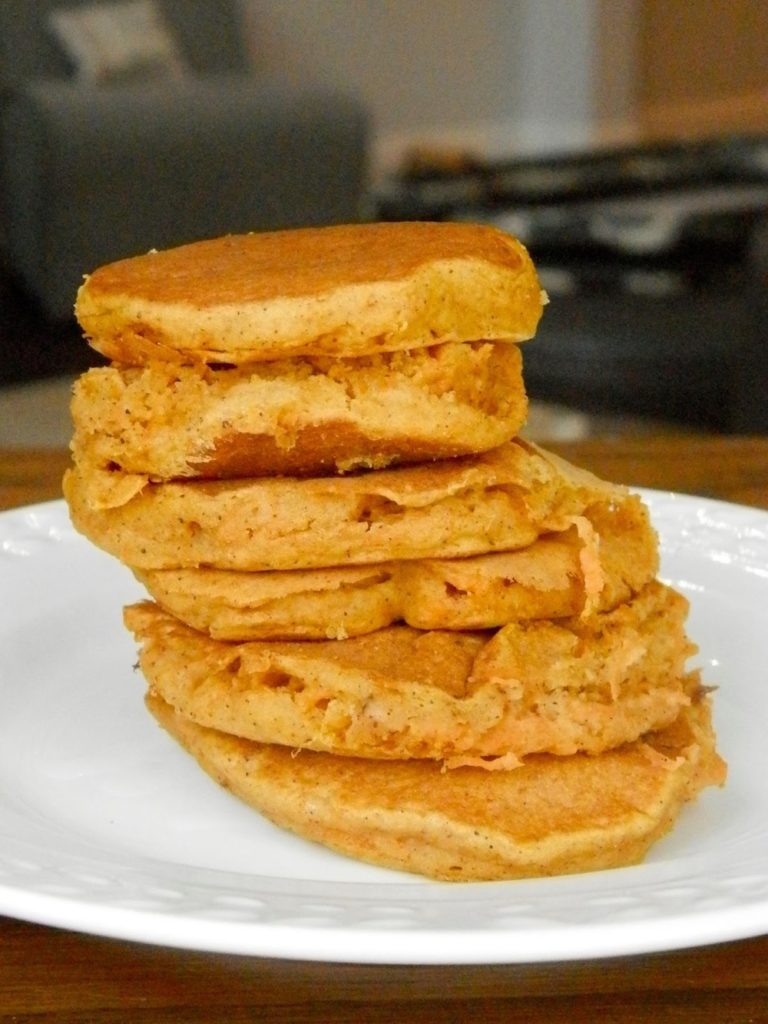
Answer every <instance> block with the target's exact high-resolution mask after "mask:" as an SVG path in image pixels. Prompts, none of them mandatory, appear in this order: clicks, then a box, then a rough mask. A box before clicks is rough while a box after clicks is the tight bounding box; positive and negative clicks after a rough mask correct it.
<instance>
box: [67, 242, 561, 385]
mask: <svg viewBox="0 0 768 1024" xmlns="http://www.w3.org/2000/svg"><path fill="white" fill-rule="evenodd" d="M542 303H543V293H542V291H541V288H540V286H539V282H538V279H537V277H536V272H535V270H534V267H533V263H532V261H531V259H530V257H529V255H528V253H527V252H526V250H525V248H524V247H523V246H522V245H521V244H520V243H519V242H518V241H517V240H516V239H514V238H512V237H511V236H510V235H507V234H506V233H504V232H502V231H499V230H498V229H496V228H493V227H490V226H486V225H480V224H453V223H428V222H408V223H378V224H355V225H340V226H334V227H325V228H302V229H299V230H292V231H273V232H260V233H251V234H244V235H228V236H225V237H223V238H217V239H211V240H208V241H201V242H193V243H191V244H189V245H183V246H179V247H177V248H174V249H167V250H164V251H161V252H154V251H153V252H150V253H147V254H146V255H142V256H137V257H134V258H132V259H126V260H120V261H118V262H116V263H111V264H108V265H107V266H104V267H101V268H99V269H98V270H96V271H94V272H93V273H92V274H91V275H90V276H88V277H87V278H86V280H85V282H84V283H83V285H82V286H81V288H80V290H79V292H78V296H77V302H76V305H75V313H76V315H77V318H78V320H79V322H80V325H81V326H82V328H83V330H84V331H85V333H86V335H87V337H88V340H89V341H90V343H91V345H92V346H93V347H94V348H95V349H96V350H97V351H99V352H101V353H102V354H103V355H105V356H107V357H109V358H110V359H114V360H117V361H118V362H120V363H124V364H129V365H143V364H145V363H148V362H152V361H157V360H160V361H166V362H177V363H178V362H181V363H193V364H194V363H224V364H228V365H243V364H246V363H249V362H258V361H261V360H272V359H280V358H285V357H287V356H335V357H353V356H362V355H370V354H372V353H376V352H392V351H398V350H402V349H411V348H421V347H424V346H428V345H435V344H440V343H443V342H448V341H460V342H463V341H479V340H486V339H487V340H495V341H512V342H518V341H524V340H526V339H527V338H530V337H532V336H533V334H534V332H535V330H536V327H537V324H538V321H539V318H540V316H541V310H542Z"/></svg>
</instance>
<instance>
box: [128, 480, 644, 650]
mask: <svg viewBox="0 0 768 1024" xmlns="http://www.w3.org/2000/svg"><path fill="white" fill-rule="evenodd" d="M657 570H658V551H657V545H656V534H655V531H654V530H653V527H652V526H651V524H650V519H649V516H648V511H647V509H646V508H645V506H644V505H643V503H642V502H641V501H640V499H639V498H638V497H636V496H633V497H630V498H627V499H626V500H625V501H623V502H621V503H618V504H614V503H610V502H602V503H598V504H597V505H595V506H593V507H591V508H589V509H587V510H586V513H585V515H584V516H583V517H580V518H579V519H578V520H577V523H576V524H574V525H573V526H571V527H570V528H569V529H567V530H563V531H562V532H561V533H555V534H547V535H545V536H543V537H540V538H539V539H538V540H536V541H534V542H533V544H530V545H529V546H528V547H525V548H521V549H519V550H517V551H502V552H498V553H494V554H488V555H475V556H474V557H470V558H454V559H450V558H438V559H415V560H411V561H399V562H385V563H381V564H374V565H363V566H336V567H332V568H329V569H304V570H302V569H298V570H293V571H290V570H288V571H283V572H234V571H231V570H230V571H228V570H225V569H158V570H154V571H153V570H146V571H142V570H135V572H136V575H137V577H138V578H139V580H140V581H141V582H142V583H143V584H144V586H145V587H146V588H147V590H148V591H149V593H150V594H151V595H152V597H153V598H154V599H155V600H156V601H157V602H158V604H160V605H161V606H162V607H163V608H164V609H165V610H166V611H169V612H171V613H172V614H173V615H175V616H176V617H177V618H179V619H181V620H182V622H185V623H186V624H187V625H189V626H192V627H193V628H195V629H198V630H201V631H202V632H205V633H207V634H209V635H210V636H212V637H214V638H215V639H218V640H274V639H283V640H285V639H296V640H316V639H331V638H336V639H343V638H345V637H350V636H358V635H360V634H362V633H370V632H372V631H373V630H376V629H381V628H383V627H384V626H389V625H392V624H393V623H395V622H397V621H398V620H402V621H404V622H405V623H407V624H408V625H410V626H414V627H417V628H420V629H487V628H491V627H494V626H501V625H504V624H505V623H508V622H512V621H515V620H518V619H543V618H563V617H566V616H570V615H578V614H581V613H582V612H585V611H589V610H600V611H608V610H610V609H611V608H614V607H615V606H616V605H617V604H620V603H621V602H622V601H626V600H628V599H629V598H630V597H631V596H632V595H633V594H635V593H637V591H639V590H640V589H641V588H642V587H643V586H645V584H646V583H648V582H650V580H651V579H653V577H654V576H655V574H656V572H657Z"/></svg>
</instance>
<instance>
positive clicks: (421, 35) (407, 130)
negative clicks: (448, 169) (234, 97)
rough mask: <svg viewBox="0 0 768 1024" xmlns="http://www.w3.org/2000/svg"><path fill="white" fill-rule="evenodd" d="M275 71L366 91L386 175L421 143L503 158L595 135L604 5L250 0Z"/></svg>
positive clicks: (261, 57) (505, 0) (266, 63)
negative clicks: (599, 29)
mask: <svg viewBox="0 0 768 1024" xmlns="http://www.w3.org/2000/svg"><path fill="white" fill-rule="evenodd" d="M246 3H247V9H248V13H249V18H250V24H251V39H252V45H253V51H254V58H255V62H256V65H257V67H258V68H260V69H261V70H263V71H265V72H267V73H282V74H285V75H286V76H287V77H288V78H289V79H291V80H293V81H300V82H316V83H323V84H326V85H335V86H341V87H345V88H348V89H352V90H356V91H357V92H358V93H359V95H360V96H361V97H362V98H363V100H364V101H365V102H366V103H367V105H368V107H369V109H370V111H371V113H372V117H373V122H374V130H375V139H374V153H373V162H374V168H375V169H376V170H382V169H383V170H387V169H390V168H391V167H393V166H395V165H396V163H397V161H398V159H399V158H400V156H401V155H402V153H403V151H404V150H406V149H407V148H408V147H409V146H410V145H411V144H413V143H426V144H433V143H435V142H439V143H444V144H447V145H459V146H465V147H468V148H470V149H473V150H475V151H476V152H478V153H480V154H481V155H487V156H498V155H510V154H514V153H518V152H526V151H530V150H532V149H534V150H541V149H560V148H570V147H573V146H579V145H582V144H584V143H587V142H589V140H590V139H591V138H592V136H593V129H594V120H595V109H594V94H595V83H594V69H595V59H594V57H595V37H596V17H597V15H596V9H597V7H596V5H597V0H246Z"/></svg>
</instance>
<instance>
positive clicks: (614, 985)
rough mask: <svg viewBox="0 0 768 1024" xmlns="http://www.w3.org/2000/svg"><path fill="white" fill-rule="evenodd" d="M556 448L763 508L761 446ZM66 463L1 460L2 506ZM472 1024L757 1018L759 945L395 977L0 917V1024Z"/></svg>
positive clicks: (46, 493)
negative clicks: (167, 945)
mask: <svg viewBox="0 0 768 1024" xmlns="http://www.w3.org/2000/svg"><path fill="white" fill-rule="evenodd" d="M551 447H552V448H553V449H556V450H557V451H559V452H560V454H562V455H564V456H565V457H566V458H570V459H571V460H572V461H574V462H577V463H578V464H580V465H583V466H586V467H588V468H590V469H593V470H594V471H595V472H597V473H599V474H600V475H602V476H604V477H606V478H608V479H611V480H615V481H617V482H619V481H620V482H625V483H629V484H635V485H638V486H648V487H657V488H661V489H667V490H679V491H684V492H687V493H698V494H706V495H709V496H714V497H720V498H725V499H728V500H731V501H738V502H743V503H745V504H752V505H756V506H759V507H761V508H766V509H768V438H757V439H751V438H727V439H725V438H724V439H709V438H704V439H696V438H676V437H675V438H662V437H658V438H650V439H648V438H643V439H639V440H631V439H626V438H622V439H620V440H594V441H582V442H578V443H573V444H557V445H554V444H553V445H551ZM66 462H67V457H66V454H65V453H63V452H44V451H33V452H22V451H5V452H3V451H0V508H10V507H12V506H14V505H21V504H28V503H32V502H36V501H43V500H46V499H49V498H54V497H57V496H58V494H59V480H60V477H61V472H62V470H63V467H64V466H65V464H66ZM0 841H2V840H1V839H0ZM470 1019H474V1020H477V1021H481V1022H483V1024H493V1022H500V1024H501V1022H504V1024H513V1022H516V1021H526V1022H529V1021H534V1022H546V1021H558V1022H563V1024H566V1022H567V1024H579V1022H585V1024H587V1022H588V1024H595V1022H597V1021H606V1020H608V1021H620V1022H622V1024H635V1022H640V1021H648V1022H651V1021H653V1022H654V1024H667V1022H669V1024H673V1022H674V1024H681V1022H694V1021H695V1022H697V1024H708V1022H711V1024H731V1022H733V1024H736V1022H739V1024H747V1022H768V936H763V937H760V938H755V939H750V940H745V941H741V942H732V943H727V944H724V945H719V946H709V947H701V948H696V949H691V950H683V951H677V952H671V953H664V954H652V955H646V956H634V957H620V958H615V959H607V960H594V961H574V962H568V963H557V964H531V965H510V966H506V965H495V966H485V967H441V966H423V967H402V966H359V965H353V964H323V963H319V964H316V963H305V962H292V961H280V960H269V959H257V958H250V957H239V956H229V955H218V954H217V955H213V954H206V953H190V952H186V951H183V950H173V949H163V948H157V947H152V946H145V945H140V944H131V943H127V942H119V941H114V940H108V939H100V938H94V937H91V936H87V935H79V934H76V933H73V932H66V931H59V930H57V929H54V928H46V927H41V926H37V925H32V924H27V923H24V922H21V921H14V920H9V919H0V1024H10V1022H11V1021H13V1022H15V1024H27V1022H31V1021H33V1020H34V1021H35V1022H36V1024H42V1022H46V1021H61V1022H67V1024H74V1022H86V1021H87V1022H88V1024H106V1022H110V1024H115V1022H122V1021H125V1020H130V1021H131V1022H140V1024H145V1022H150V1021H151V1022H172V1021H173V1022H177V1021H179V1022H181V1021H184V1022H191V1021H194V1022H204V1021H205V1022H211V1021H216V1022H218V1021H226V1022H227V1024H238V1022H241V1021H252V1020H265V1021H270V1022H272V1024H279V1022H283V1021H291V1022H296V1024H301V1022H306V1021H323V1022H325V1024H330V1022H335V1021H339V1022H341V1021H344V1022H350V1024H363V1022H382V1024H383V1022H387V1024H391V1022H394V1021H407V1022H408V1024H420V1022H425V1021H450V1022H453V1021H457V1022H460V1021H465V1020H470Z"/></svg>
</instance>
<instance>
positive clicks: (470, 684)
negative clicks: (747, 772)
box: [125, 582, 698, 769]
mask: <svg viewBox="0 0 768 1024" xmlns="http://www.w3.org/2000/svg"><path fill="white" fill-rule="evenodd" d="M687 610H688V604H687V601H686V600H685V598H684V597H682V596H681V595H680V594H678V593H676V592H675V591H674V590H672V589H670V588H668V587H665V586H663V585H662V584H660V583H657V582H653V583H650V584H649V585H648V586H647V587H645V588H644V589H643V591H641V593H640V594H639V595H638V596H637V597H635V598H634V599H633V600H632V601H631V602H628V603H626V604H623V605H620V606H619V607H618V608H617V609H614V610H613V611H611V612H604V613H595V614H594V615H591V616H589V617H588V618H586V619H583V618H578V617H576V618H572V619H564V620H561V621H559V622H552V621H549V620H542V621H536V622H528V623H510V624H509V625H507V626H504V627H502V628H501V629H499V630H498V631H496V632H491V631H487V632H480V631H457V632H450V631H447V630H429V631H424V630H416V629H412V628H410V627H408V626H390V627H387V628H385V629H381V630H377V631H376V632H375V633H368V634H366V635H364V636H360V637H354V638H350V639H348V640H327V641H292V642H291V641H288V642H277V641H275V642H263V641H249V642H246V643H225V642H222V641H217V640H212V639H210V638H209V637H207V636H204V635H203V634H201V633H198V632H196V631H195V630H192V629H190V628H189V627H188V626H185V625H183V624H182V623H181V622H179V621H178V620H177V619H175V618H174V617H173V616H171V615H168V614H167V613H166V612H163V611H162V610H161V609H160V608H159V607H158V606H157V605H155V604H153V603H151V602H142V603H139V604H137V605H133V606H131V607H129V608H127V609H126V611H125V623H126V626H127V627H128V629H129V630H130V631H131V632H132V633H133V634H134V636H135V637H136V639H137V642H138V643H139V646H140V654H139V664H140V667H141V669H142V672H143V673H144V676H145V678H146V679H147V682H148V683H149V686H150V688H151V689H152V690H154V691H155V692H156V693H157V694H158V695H159V696H160V697H162V699H163V700H165V701H166V702H167V703H169V704H172V705H173V706H174V707H176V708H177V709H178V710H179V711H180V712H181V713H182V714H183V715H185V716H186V717H188V718H191V719H193V720H194V721H196V722H197V723H198V724H200V725H205V726H209V727H211V728H215V729H219V730H221V731H223V732H228V733H232V734H235V735H239V736H242V737H244V738H247V739H252V740H257V741H259V742H263V743H280V744H285V745H288V746H290V747H305V748H308V749H313V750H321V751H327V752H330V753H336V754H346V755H351V756H360V757H370V758H394V759H398V758H431V759H438V760H442V761H445V762H446V763H448V764H467V763H468V764H474V763H481V762H482V764H483V765H484V766H485V767H486V768H488V769H493V768H499V767H508V766H509V764H510V763H516V762H517V761H518V760H519V759H520V758H523V757H525V756H527V755H529V754H531V753H538V752H547V753H553V754H561V755H562V754H572V753H575V752H577V751H581V750H583V751H587V752H589V753H599V752H601V751H603V750H606V749H608V748H610V747H614V746H616V745H618V744H620V743H624V742H628V741H631V740H635V739H637V737H638V736H640V735H642V734H643V733H644V732H647V731H648V730H649V729H656V728H662V727H664V726H666V725H668V724H669V723H670V722H671V721H673V720H674V718H675V717H676V716H677V715H678V713H679V711H680V709H681V707H683V706H685V705H686V704H687V703H688V701H689V700H690V696H691V693H692V691H693V690H695V689H696V687H697V685H698V683H697V679H696V676H695V674H689V673H688V672H687V671H686V661H687V659H688V657H689V656H690V654H691V653H692V652H693V651H694V647H693V646H692V644H691V643H690V641H689V640H688V638H687V636H686V634H685V630H684V623H685V618H686V614H687ZM493 759H499V760H498V762H497V761H494V760H493Z"/></svg>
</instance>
